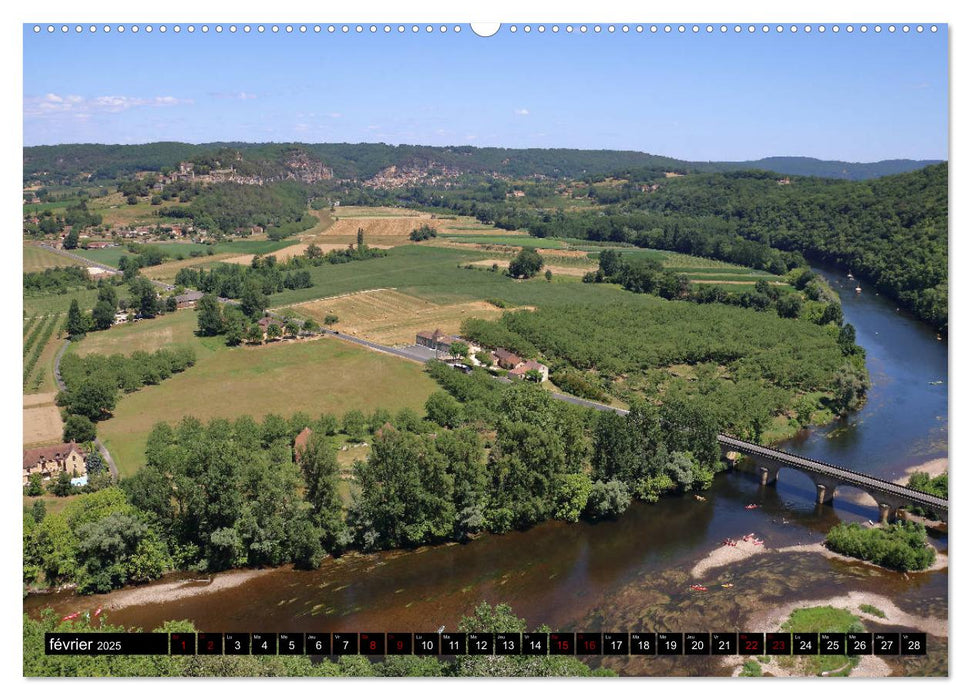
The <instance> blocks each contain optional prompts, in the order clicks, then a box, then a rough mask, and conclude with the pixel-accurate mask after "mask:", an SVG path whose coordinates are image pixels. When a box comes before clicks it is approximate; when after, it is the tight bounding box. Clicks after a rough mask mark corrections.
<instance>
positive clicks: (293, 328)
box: [283, 318, 300, 338]
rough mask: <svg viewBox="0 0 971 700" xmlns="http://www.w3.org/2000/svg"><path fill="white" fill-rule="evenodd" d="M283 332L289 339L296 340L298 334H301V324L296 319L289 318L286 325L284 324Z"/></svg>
mask: <svg viewBox="0 0 971 700" xmlns="http://www.w3.org/2000/svg"><path fill="white" fill-rule="evenodd" d="M283 330H284V332H285V333H286V335H288V336H289V337H291V338H296V337H297V333H299V332H300V324H299V323H297V321H296V320H295V319H292V318H288V319H287V321H286V323H284V324H283Z"/></svg>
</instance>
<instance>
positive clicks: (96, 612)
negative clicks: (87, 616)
mask: <svg viewBox="0 0 971 700" xmlns="http://www.w3.org/2000/svg"><path fill="white" fill-rule="evenodd" d="M100 614H101V608H98V609H97V610H95V611H94V612H93V613H91V617H97V616H98V615H100Z"/></svg>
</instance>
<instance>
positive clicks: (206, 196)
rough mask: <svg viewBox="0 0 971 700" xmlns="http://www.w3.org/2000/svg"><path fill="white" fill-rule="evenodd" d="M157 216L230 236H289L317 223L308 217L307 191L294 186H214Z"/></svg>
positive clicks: (229, 184) (160, 212) (297, 185)
mask: <svg viewBox="0 0 971 700" xmlns="http://www.w3.org/2000/svg"><path fill="white" fill-rule="evenodd" d="M158 215H159V216H163V217H169V218H180V219H192V221H193V223H194V224H195V226H196V227H197V228H201V229H206V230H209V231H213V230H217V231H220V232H222V233H229V234H231V233H234V232H236V231H237V229H249V228H250V227H252V226H261V227H263V228H265V229H267V234H268V235H270V234H271V233H272V232H273V229H278V230H279V232H280V233H281V235H282V236H287V235H291V234H293V233H297V232H298V231H302V230H304V229H307V228H310V227H311V226H313V225H314V224H315V223H317V220H316V219H315V218H314V217H311V216H309V215H307V193H306V191H305V190H304V189H303V187H302V186H301V185H299V184H298V183H293V182H285V183H274V184H271V185H265V186H259V185H240V184H236V183H230V182H220V183H214V184H213V185H211V186H209V187H206V188H203V189H202V190H200V191H199V193H198V194H197V195H196V196H194V197H193V198H192V201H191V202H190V203H189V204H185V205H182V204H175V205H170V206H165V207H162V208H161V209H159V210H158ZM278 237H279V236H278Z"/></svg>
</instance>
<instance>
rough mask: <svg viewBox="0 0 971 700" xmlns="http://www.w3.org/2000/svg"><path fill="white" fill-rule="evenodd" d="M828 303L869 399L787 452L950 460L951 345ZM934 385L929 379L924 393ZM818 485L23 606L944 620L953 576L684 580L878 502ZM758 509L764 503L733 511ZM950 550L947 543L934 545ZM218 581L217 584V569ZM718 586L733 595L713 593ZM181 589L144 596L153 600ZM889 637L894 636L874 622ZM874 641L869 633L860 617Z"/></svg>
mask: <svg viewBox="0 0 971 700" xmlns="http://www.w3.org/2000/svg"><path fill="white" fill-rule="evenodd" d="M818 271H819V272H820V273H821V274H823V275H824V276H826V277H827V279H828V280H829V282H830V284H831V285H832V286H833V287H834V289H836V290H837V291H838V293H839V294H840V297H841V299H842V302H843V309H844V314H845V317H846V320H847V321H848V322H850V323H852V324H853V325H854V326H855V327H856V329H857V342H858V343H859V344H860V345H861V346H863V347H864V348H865V349H866V351H867V364H868V367H869V371H870V375H871V380H872V387H871V389H870V393H869V399H868V401H867V403H866V405H865V406H864V408H863V409H862V410H860V411H859V412H857V413H855V414H853V415H851V416H849V417H848V418H847V419H845V420H842V421H839V422H838V423H835V424H833V425H830V426H826V427H825V428H820V429H814V430H810V431H806V432H805V434H803V435H800V436H799V437H798V438H796V439H793V440H790V441H788V442H786V443H785V444H784V445H783V448H784V449H788V450H791V451H793V452H797V453H800V454H805V455H808V456H812V457H815V458H818V459H821V460H824V461H827V462H831V463H834V464H840V465H843V466H846V467H849V468H852V469H855V470H858V471H862V472H866V473H869V474H873V475H875V476H879V477H883V478H899V477H901V476H903V475H904V473H905V470H906V468H908V467H911V466H914V465H917V464H921V463H924V462H926V461H928V460H931V459H936V458H940V457H946V456H947V430H948V424H947V415H948V414H947V387H948V385H947V344H946V342H941V341H938V340H937V339H936V337H935V335H934V333H933V332H932V331H931V330H929V329H928V328H927V327H926V326H924V325H922V324H920V323H919V322H917V321H915V320H914V319H912V318H910V317H909V316H907V315H906V314H904V313H902V312H898V311H897V310H896V309H895V307H894V305H893V304H892V303H891V302H888V301H887V300H885V299H884V298H882V297H880V296H879V295H877V294H876V292H875V291H874V290H872V289H870V288H868V287H867V285H865V284H864V285H862V286H863V292H862V293H861V294H856V293H855V292H854V287H855V286H856V282H855V281H852V280H848V279H847V278H846V274H845V273H838V272H836V271H829V270H818ZM934 382H941V383H939V384H938V383H934ZM814 494H815V488H814V487H813V485H812V483H811V481H810V480H809V479H808V478H807V477H805V476H803V475H801V474H798V473H795V472H792V471H783V472H782V474H781V476H780V480H779V482H778V483H777V484H776V485H774V486H770V487H761V486H760V485H759V483H758V481H757V479H756V478H755V476H754V475H752V474H749V473H746V472H742V471H736V472H729V473H726V474H723V475H720V476H718V477H716V480H715V485H714V487H713V488H712V489H711V490H710V491H709V492H708V493H706V494H705V497H706V500H704V501H699V500H697V499H695V498H694V497H692V496H688V497H683V498H666V499H662V501H661V502H660V503H657V504H654V505H646V504H634V505H633V506H632V507H631V508H630V510H629V511H628V512H627V513H626V514H625V515H624V516H623V517H621V518H620V519H618V520H617V521H614V522H605V523H598V524H596V525H591V524H587V523H578V524H567V523H562V522H550V523H545V524H543V525H540V526H537V527H534V528H532V529H531V530H529V531H526V532H513V533H509V534H505V535H489V536H484V537H481V538H479V539H476V540H475V541H472V542H470V543H468V544H451V545H445V546H438V547H426V548H421V549H418V550H415V551H406V552H401V551H398V552H385V553H379V554H373V555H350V556H345V557H342V558H340V559H336V560H328V561H326V562H324V564H323V565H322V566H321V568H320V569H318V570H316V571H309V572H307V571H293V570H292V569H289V568H283V569H276V570H270V571H265V572H258V573H256V574H240V575H239V578H240V579H241V580H242V582H241V583H239V584H238V585H234V586H223V587H217V586H215V585H206V584H199V583H189V582H186V583H182V584H180V583H178V582H179V581H181V580H183V579H185V578H186V576H185V575H174V576H170V577H167V578H166V579H165V580H164V581H163V583H162V586H161V587H160V586H150V587H144V588H140V589H139V588H135V589H126V590H123V591H116V592H114V593H111V594H107V595H103V596H92V597H89V598H83V599H80V598H78V597H76V596H73V595H72V594H69V593H62V594H56V595H47V596H32V597H29V598H27V599H26V600H25V601H24V608H25V610H27V611H30V612H33V613H36V612H37V611H38V610H39V609H41V608H42V607H53V608H54V609H55V610H57V611H58V612H62V611H63V612H68V611H73V610H77V609H78V608H82V609H87V608H90V609H93V608H95V607H97V606H104V607H105V608H106V610H107V611H108V614H109V619H110V621H111V622H112V623H114V624H121V625H125V626H128V627H141V628H143V629H151V628H153V627H155V626H157V625H158V624H160V623H161V622H162V621H164V620H170V619H189V620H192V621H193V622H194V623H195V625H196V627H197V628H199V629H201V630H208V631H214V632H215V631H220V632H230V631H266V632H273V631H341V630H344V631H365V630H371V631H381V630H384V631H409V630H412V631H421V630H434V629H437V628H438V627H439V626H441V625H444V626H445V627H446V629H450V630H454V629H455V628H456V626H457V623H458V622H459V620H460V618H461V617H462V616H463V615H467V614H470V613H471V611H472V609H473V608H474V606H475V605H476V604H477V603H478V602H480V601H483V600H485V601H488V602H490V603H498V602H506V603H509V604H510V605H511V606H512V608H513V610H514V612H515V613H516V614H517V615H518V616H520V617H523V618H525V619H526V621H527V623H528V625H529V627H530V628H533V627H537V626H539V625H544V624H545V625H549V626H550V627H551V628H554V629H561V630H564V631H569V630H578V631H581V630H594V631H595V630H604V631H611V630H617V631H624V630H632V631H637V630H641V631H654V630H657V631H664V630H670V631H719V630H721V631H732V630H739V631H744V629H743V628H744V627H745V626H746V625H747V624H751V623H752V620H753V619H754V616H757V614H758V613H759V612H760V611H765V610H768V609H770V608H773V607H778V606H785V605H786V604H790V603H793V602H795V601H800V600H821V599H827V598H831V597H834V596H839V595H842V594H845V593H847V592H848V591H856V592H861V593H867V594H874V595H878V596H883V597H884V598H883V599H888V600H890V601H892V602H893V604H894V605H895V606H896V607H898V608H899V609H900V610H902V611H903V612H905V613H908V614H911V615H914V616H917V617H920V618H942V619H946V618H947V569H946V568H945V569H943V570H941V571H932V572H926V573H920V574H916V575H915V574H910V575H908V576H905V575H903V574H898V573H893V572H889V571H885V570H882V569H878V568H876V567H872V566H869V565H865V564H862V563H859V562H849V561H843V560H838V559H830V558H825V557H823V556H822V555H820V554H819V553H815V552H792V553H778V552H773V553H769V554H765V555H761V556H757V557H755V558H751V559H748V560H746V561H741V562H737V563H734V564H729V565H727V566H723V567H720V568H716V569H713V570H710V571H709V572H708V573H706V574H704V575H703V576H701V578H700V579H698V582H700V583H702V584H705V585H706V586H708V591H706V592H699V591H694V590H691V589H690V588H689V585H690V584H691V583H693V582H695V580H694V579H691V577H690V574H689V572H690V570H691V568H692V567H693V566H695V565H696V564H697V563H698V562H699V561H700V560H702V559H703V558H704V557H705V556H706V555H708V554H710V553H711V552H712V551H715V550H718V548H719V546H720V543H721V541H722V540H723V539H724V538H725V537H738V536H741V535H743V534H745V533H749V532H755V533H757V534H758V536H759V537H761V538H763V539H764V540H765V545H766V546H767V547H770V548H772V549H777V548H780V547H787V546H792V545H805V544H809V543H818V542H820V541H821V540H822V537H823V535H824V534H825V532H826V531H827V530H828V529H829V528H830V527H831V526H832V525H834V524H835V523H836V522H838V521H840V520H844V521H847V520H848V521H866V520H868V519H871V518H873V519H875V518H876V515H877V513H876V507H875V506H874V505H865V504H862V502H857V501H855V500H853V495H854V494H853V491H852V490H850V492H849V493H848V494H838V495H837V498H836V501H835V502H834V504H833V506H832V507H830V506H816V504H815V503H814ZM749 503H756V504H758V505H759V506H760V507H759V508H758V509H751V510H748V509H746V508H745V506H746V505H747V504H749ZM933 542H934V544H935V546H936V547H937V548H938V549H939V550H942V551H944V552H946V550H947V537H946V535H942V534H939V533H935V534H934V538H933ZM221 576H222V577H223V578H222V579H221V578H220V577H219V576H217V577H216V582H217V583H218V582H219V581H220V580H223V581H228V580H229V579H226V578H225V576H226V575H221ZM728 582H730V583H731V584H732V585H733V587H731V588H723V587H722V586H721V585H720V584H722V583H728ZM165 588H167V589H177V595H180V596H181V597H174V598H173V596H172V595H168V594H164V595H163V596H162V599H161V600H153V599H152V597H153V592H162V591H163V589H165ZM885 628H886V629H900V628H893V627H889V626H886V627H885ZM868 629H881V626H880V624H878V623H875V622H874V621H868ZM930 647H931V654H930V655H929V656H928V657H927V658H925V659H917V660H910V661H906V662H905V661H895V662H893V663H892V664H891V668H892V670H893V672H894V673H903V672H909V673H917V674H944V673H947V644H946V637H943V636H941V637H934V638H933V640H932V644H931V645H930ZM592 662H593V663H595V664H596V663H603V664H604V665H607V666H610V667H612V668H614V669H616V670H618V671H619V672H621V673H623V674H638V675H642V674H647V675H688V674H692V675H697V674H711V675H723V674H727V673H729V672H730V669H728V668H727V667H725V666H722V665H721V664H720V662H719V660H718V659H717V657H712V658H707V657H685V658H678V659H671V658H666V657H657V658H656V659H655V658H651V659H645V658H643V657H631V658H629V659H626V658H624V659H621V658H612V657H605V658H604V659H593V660H592Z"/></svg>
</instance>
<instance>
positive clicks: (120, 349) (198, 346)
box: [68, 309, 205, 356]
mask: <svg viewBox="0 0 971 700" xmlns="http://www.w3.org/2000/svg"><path fill="white" fill-rule="evenodd" d="M195 327H196V314H195V312H193V311H189V310H185V309H184V310H182V311H175V312H173V313H167V314H165V315H163V316H158V317H156V318H153V319H150V320H145V321H135V322H134V323H123V324H121V325H118V326H112V327H111V328H109V329H108V330H104V331H93V332H91V333H88V334H87V335H86V336H85V337H84V340H82V341H80V342H78V343H71V345H70V347H69V348H68V352H73V353H77V354H78V355H82V356H83V355H90V354H92V353H98V354H101V355H113V354H115V353H121V354H123V355H130V354H131V353H133V352H135V351H136V350H143V351H145V352H155V351H156V350H160V349H162V348H170V347H172V346H173V345H187V346H190V347H192V348H193V349H195V350H196V351H197V352H199V351H200V350H202V349H204V347H205V341H204V340H203V339H202V338H199V337H198V336H196V335H195V333H194V332H193V331H194V330H195Z"/></svg>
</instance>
